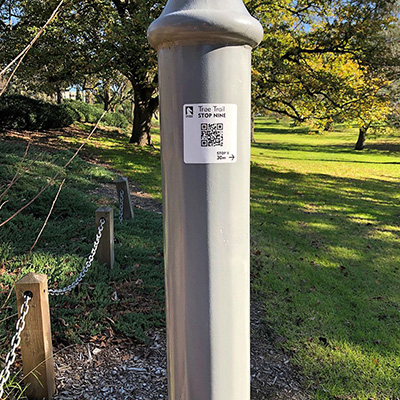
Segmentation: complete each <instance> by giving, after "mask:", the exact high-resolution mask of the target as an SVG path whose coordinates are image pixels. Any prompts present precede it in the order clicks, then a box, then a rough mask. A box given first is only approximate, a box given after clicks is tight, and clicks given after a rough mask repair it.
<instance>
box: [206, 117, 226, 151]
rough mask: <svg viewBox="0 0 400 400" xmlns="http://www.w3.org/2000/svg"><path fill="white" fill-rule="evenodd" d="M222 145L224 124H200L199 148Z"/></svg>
mask: <svg viewBox="0 0 400 400" xmlns="http://www.w3.org/2000/svg"><path fill="white" fill-rule="evenodd" d="M223 145H224V124H206V123H204V124H201V147H217V146H221V147H222V146H223Z"/></svg>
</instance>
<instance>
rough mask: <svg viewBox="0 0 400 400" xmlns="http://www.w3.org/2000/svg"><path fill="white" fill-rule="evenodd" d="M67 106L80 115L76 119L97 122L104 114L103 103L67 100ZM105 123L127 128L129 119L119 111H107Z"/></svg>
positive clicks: (104, 118) (103, 121)
mask: <svg viewBox="0 0 400 400" xmlns="http://www.w3.org/2000/svg"><path fill="white" fill-rule="evenodd" d="M65 105H66V107H68V108H69V109H70V110H71V111H73V112H74V113H76V115H77V116H78V117H77V118H76V121H79V122H90V123H96V122H97V121H98V120H99V118H100V117H101V115H102V114H103V112H104V110H103V106H102V105H101V104H88V103H84V102H83V101H78V100H71V101H67V102H65ZM102 123H103V124H104V125H108V126H115V127H116V128H127V127H128V125H129V121H128V119H127V118H126V117H125V116H124V115H123V114H121V113H119V112H114V113H107V114H106V115H105V116H104V117H103V120H102Z"/></svg>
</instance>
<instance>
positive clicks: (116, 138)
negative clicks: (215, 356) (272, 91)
mask: <svg viewBox="0 0 400 400" xmlns="http://www.w3.org/2000/svg"><path fill="white" fill-rule="evenodd" d="M80 127H81V128H83V129H84V130H86V131H88V130H89V129H90V126H89V125H81V126H80ZM67 133H68V132H66V133H64V134H63V136H59V137H58V138H57V140H58V145H59V146H61V147H70V148H71V149H73V148H76V147H77V146H78V145H79V143H81V142H82V140H83V138H84V135H82V134H76V135H74V134H67ZM153 133H154V142H155V146H154V147H148V148H139V147H137V146H135V145H130V144H128V134H126V133H124V132H121V131H118V130H111V129H103V130H101V131H99V133H98V134H96V135H95V137H94V139H93V140H92V141H91V142H90V143H89V144H88V145H87V146H86V147H85V150H84V153H83V156H84V158H86V157H89V158H97V159H98V160H99V161H100V162H103V163H106V164H107V165H108V167H107V168H108V169H105V168H100V167H98V166H96V165H94V164H92V163H87V162H85V161H83V160H82V159H78V160H77V162H76V163H74V164H73V166H72V167H71V169H70V171H69V172H68V174H67V182H66V186H65V188H64V189H63V191H62V192H61V196H60V199H59V202H58V203H57V205H56V208H55V210H54V213H53V215H52V217H51V219H50V221H49V224H48V227H47V229H46V231H45V233H44V235H43V237H42V238H41V240H40V242H39V243H38V246H37V248H36V249H35V252H34V254H33V257H32V260H31V261H30V262H29V263H28V265H27V266H26V267H25V269H24V271H23V273H25V272H28V271H31V270H35V271H36V272H43V273H46V274H48V275H49V278H50V282H51V285H53V284H55V283H57V284H58V285H60V286H63V285H65V284H67V283H69V282H70V281H71V279H72V277H73V276H74V275H75V274H76V273H77V272H78V271H79V270H80V269H81V268H82V266H83V264H84V260H85V259H84V256H85V255H87V254H88V253H89V251H90V248H91V245H92V242H93V239H94V224H93V219H94V211H95V209H96V207H97V205H98V204H100V203H101V201H102V200H101V199H99V198H97V197H96V196H95V195H94V194H92V190H93V189H94V188H95V187H96V186H98V185H99V184H100V183H109V182H113V181H114V179H115V175H116V174H117V173H118V174H122V175H125V176H128V177H129V179H130V180H132V181H134V182H136V183H137V184H138V185H139V187H140V188H141V189H142V190H144V191H146V192H148V193H150V194H151V195H152V196H153V197H154V198H155V199H157V200H160V199H161V176H160V151H159V136H158V128H157V127H155V128H154V131H153ZM356 138H357V132H356V130H355V129H347V128H344V127H342V128H341V129H340V130H337V131H334V132H329V133H328V132H327V133H324V134H320V135H319V134H318V135H317V134H313V135H312V134H309V132H308V130H307V129H305V128H302V127H297V128H291V127H289V124H288V123H285V122H283V123H276V122H275V121H271V120H266V119H258V120H257V121H256V140H257V143H255V144H254V145H253V148H252V188H251V216H252V221H251V232H252V285H253V293H254V294H255V298H256V299H257V300H258V301H260V302H262V303H263V304H264V305H265V309H266V317H265V318H266V322H267V323H268V325H269V326H270V328H271V331H272V332H274V335H273V337H275V339H276V346H280V347H283V349H284V350H285V351H287V352H288V354H290V355H291V356H292V362H294V363H295V364H296V365H298V366H299V369H300V371H301V372H302V374H303V376H304V384H305V386H306V387H307V388H308V389H309V391H310V392H311V393H312V395H311V398H312V399H324V400H328V399H329V400H330V399H360V400H362V399H372V398H373V399H375V400H378V399H385V400H386V399H387V400H389V399H390V400H394V399H397V398H398V397H399V396H400V277H399V269H400V246H399V244H400V240H399V239H400V207H399V202H400V189H399V183H400V137H399V136H397V137H396V136H385V137H383V138H379V137H378V138H369V139H368V141H367V148H366V150H364V151H362V152H356V151H354V150H353V147H354V143H355V141H356ZM23 151H24V146H22V145H17V144H15V143H12V145H11V144H10V143H9V142H8V141H5V142H0V177H1V182H0V185H1V184H6V183H7V182H8V181H9V180H10V179H11V178H12V176H13V173H14V171H15V168H16V165H17V164H18V162H19V161H20V160H21V158H22V154H23ZM69 155H70V153H69V152H66V151H57V152H54V151H51V152H47V151H43V150H40V149H36V150H33V151H32V152H31V153H30V155H29V158H30V159H31V160H34V159H35V158H36V157H37V158H38V159H37V160H36V161H34V162H33V167H32V168H31V170H30V171H29V172H27V173H26V174H25V176H24V178H23V179H21V180H20V181H19V182H18V184H17V185H16V186H15V187H13V188H12V190H11V191H10V194H9V197H8V198H7V200H9V202H8V203H7V204H6V205H4V207H3V209H2V210H1V214H0V216H1V220H4V219H5V218H6V217H7V216H8V215H10V213H11V212H12V211H13V210H15V209H17V208H18V207H19V206H21V205H22V204H24V202H26V200H27V199H29V198H30V197H32V195H33V194H35V193H36V192H37V190H38V188H40V187H41V185H43V184H44V183H45V182H46V181H47V179H48V177H49V176H51V175H52V174H53V173H54V171H56V170H57V169H58V168H60V165H62V163H63V162H64V161H65V160H66V158H67V157H68V156H69ZM56 190H57V187H56V186H52V187H51V188H50V189H49V190H48V192H46V194H45V195H44V196H43V197H42V198H41V199H40V200H38V202H37V203H35V204H34V205H33V206H31V207H30V208H29V209H27V210H26V211H24V212H23V213H22V214H21V215H20V216H19V217H18V218H16V219H15V220H13V221H12V222H10V223H9V224H8V225H6V226H5V227H4V228H2V229H1V230H0V243H1V245H0V271H1V272H0V274H1V275H0V285H1V286H0V288H1V289H2V295H0V300H1V299H4V296H5V294H6V293H7V289H8V288H9V286H10V285H11V284H12V283H13V281H14V280H15V271H16V270H17V269H18V268H19V267H20V266H21V265H22V261H23V258H24V256H25V254H26V253H27V251H28V250H29V248H30V246H31V244H32V243H33V241H34V239H35V237H36V234H37V232H38V230H39V229H40V227H41V224H42V222H43V220H44V218H45V216H46V215H47V212H48V209H49V207H50V205H51V202H52V200H53V198H54V195H55V193H56ZM0 192H1V190H0ZM115 206H116V204H115ZM161 232H162V218H161V216H159V215H158V214H156V213H151V212H146V211H142V210H137V211H136V218H135V220H134V221H131V222H129V223H125V224H124V225H122V226H120V225H119V224H116V237H117V243H116V267H115V268H114V270H113V271H108V270H107V269H106V268H105V267H103V266H101V265H99V264H98V263H95V264H94V266H93V269H92V270H91V271H90V272H89V274H88V276H87V278H85V280H84V283H83V284H82V285H81V288H80V289H79V290H75V291H74V292H73V293H71V294H70V295H68V296H66V297H64V298H58V299H52V302H51V307H52V326H53V333H54V338H55V341H56V343H57V342H61V343H71V342H75V341H80V340H87V339H88V338H90V337H94V336H101V335H103V336H104V337H106V338H108V336H109V334H110V330H111V332H114V333H115V334H120V335H121V334H122V335H129V336H131V337H134V338H136V339H139V340H142V341H144V340H146V332H147V330H148V329H149V328H153V327H159V326H164V286H163V285H164V283H163V261H162V257H163V255H162V233H161ZM115 292H116V295H117V300H115ZM8 306H10V308H8V309H6V310H4V311H3V312H2V316H1V318H0V320H1V319H2V318H3V315H4V316H10V315H12V313H14V312H15V306H14V301H13V299H11V300H10V302H9V303H8ZM14 323H15V321H14V319H12V318H11V319H9V320H6V321H4V322H0V348H1V349H2V350H3V349H7V348H8V345H9V340H10V334H9V333H10V332H12V331H13V325H14ZM266 340H271V339H270V338H266Z"/></svg>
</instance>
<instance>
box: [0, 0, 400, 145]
mask: <svg viewBox="0 0 400 400" xmlns="http://www.w3.org/2000/svg"><path fill="white" fill-rule="evenodd" d="M57 3H58V2H57V0H49V1H46V2H43V1H42V0H0V20H1V24H0V46H1V49H2V51H1V52H0V63H1V64H3V65H5V63H6V61H9V60H10V59H11V58H12V56H13V55H15V54H17V53H18V51H20V50H21V49H22V48H23V46H24V45H26V41H27V37H30V36H32V35H33V34H34V33H35V32H37V30H38V29H39V28H40V26H42V25H43V23H44V22H45V21H46V19H47V18H48V16H49V15H50V14H51V12H52V10H53V9H54V7H55V6H56V5H57ZM245 3H246V5H247V7H248V8H249V10H250V12H251V13H252V14H253V15H254V16H255V17H256V18H258V19H259V20H260V21H261V22H262V24H263V26H264V29H265V35H264V40H263V42H262V44H261V45H260V46H259V47H258V48H257V49H256V50H255V52H254V63H253V64H254V67H253V78H254V79H253V108H254V111H255V112H264V111H265V110H267V111H272V112H275V113H279V114H282V115H286V116H288V117H290V118H293V119H294V120H296V121H298V122H311V123H313V124H314V125H317V126H319V127H321V126H324V127H329V125H330V124H331V123H332V122H341V121H345V120H352V121H357V123H358V124H359V126H360V132H366V130H367V129H368V127H369V126H371V124H373V123H374V122H375V121H379V120H380V119H382V118H385V117H386V115H388V114H389V113H390V99H389V94H390V93H391V91H390V90H389V87H390V86H391V84H392V82H394V81H396V80H397V78H398V70H399V60H400V58H399V50H400V49H399V45H398V38H399V28H398V9H397V7H398V4H397V1H396V0H247V1H245ZM164 4H165V1H157V2H156V1H152V0H128V1H122V0H107V1H106V0H75V1H73V2H66V3H65V4H64V6H63V9H62V12H61V13H60V15H59V18H58V19H57V20H56V21H54V22H53V23H52V25H51V26H50V27H49V28H48V29H47V32H46V35H44V37H42V38H41V39H40V41H39V42H38V43H37V45H35V46H34V48H33V49H32V50H31V52H30V54H29V56H28V57H27V59H26V60H25V62H24V65H23V68H22V69H21V72H20V73H19V75H18V77H19V80H20V81H23V82H25V84H26V85H28V86H35V88H36V89H37V90H40V91H43V92H45V93H59V92H60V91H61V90H62V89H64V88H66V87H68V86H70V85H78V87H82V88H87V87H96V90H97V91H98V92H99V94H100V97H101V98H102V99H104V102H105V103H107V101H108V99H109V97H110V93H109V91H110V88H112V87H114V86H115V85H117V86H118V83H115V82H114V81H116V82H121V79H125V80H126V81H127V82H129V84H130V86H131V88H132V96H133V97H132V101H133V102H134V123H133V131H132V138H131V142H133V143H138V144H144V143H150V122H151V117H152V115H153V113H154V112H155V110H156V109H157V107H158V96H157V73H156V53H155V51H154V50H153V49H152V48H151V47H150V46H149V44H148V41H147V28H148V26H149V25H150V23H151V22H152V21H153V20H154V19H155V18H157V17H158V16H159V14H160V13H161V11H162V9H163V7H164Z"/></svg>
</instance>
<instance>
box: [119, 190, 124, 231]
mask: <svg viewBox="0 0 400 400" xmlns="http://www.w3.org/2000/svg"><path fill="white" fill-rule="evenodd" d="M122 222H124V191H123V190H121V191H120V192H119V223H120V224H122Z"/></svg>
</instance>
